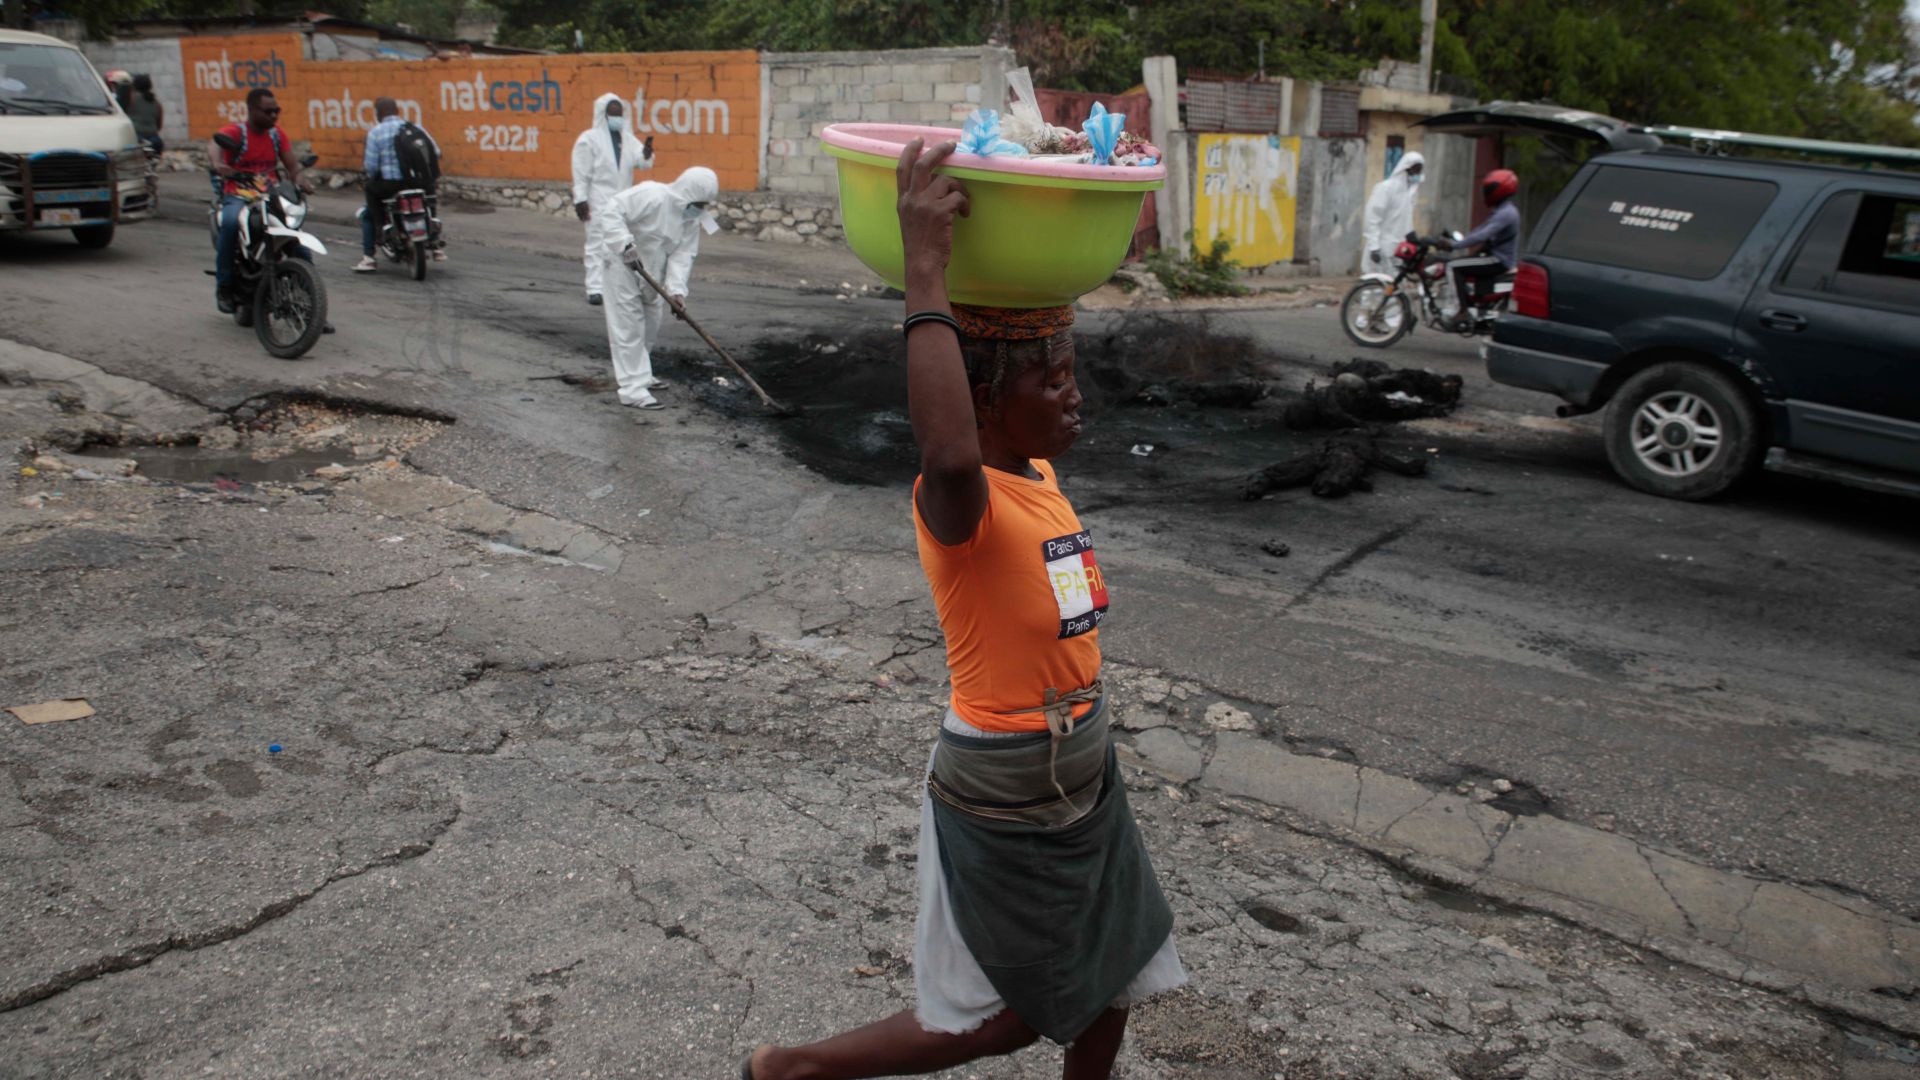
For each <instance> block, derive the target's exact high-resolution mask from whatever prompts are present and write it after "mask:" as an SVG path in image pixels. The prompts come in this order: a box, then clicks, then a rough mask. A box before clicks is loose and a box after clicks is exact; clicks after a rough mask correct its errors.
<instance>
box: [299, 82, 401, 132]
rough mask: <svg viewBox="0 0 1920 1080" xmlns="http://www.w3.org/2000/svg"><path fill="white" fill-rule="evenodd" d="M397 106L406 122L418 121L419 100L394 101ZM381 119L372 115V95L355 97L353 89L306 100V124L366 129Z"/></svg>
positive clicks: (322, 126) (316, 126)
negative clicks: (332, 95) (370, 96)
mask: <svg viewBox="0 0 1920 1080" xmlns="http://www.w3.org/2000/svg"><path fill="white" fill-rule="evenodd" d="M396 104H398V105H399V106H400V118H401V119H402V120H405V121H407V122H408V123H413V124H417V123H419V122H420V103H419V102H417V101H401V102H396ZM379 122H380V118H379V117H377V116H375V115H374V114H373V99H372V98H357V99H356V98H355V97H354V96H353V91H351V90H342V91H340V96H339V97H337V98H309V99H308V100H307V126H308V127H309V128H313V129H316V130H318V129H322V128H333V129H336V130H338V129H343V128H359V129H360V130H362V131H365V130H367V129H369V128H371V127H373V125H375V124H377V123H379Z"/></svg>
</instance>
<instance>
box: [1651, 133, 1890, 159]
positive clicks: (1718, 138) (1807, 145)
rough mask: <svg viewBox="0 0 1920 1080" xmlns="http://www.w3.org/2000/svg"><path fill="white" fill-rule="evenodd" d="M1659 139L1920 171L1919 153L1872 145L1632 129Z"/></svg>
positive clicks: (1703, 147) (1705, 148)
mask: <svg viewBox="0 0 1920 1080" xmlns="http://www.w3.org/2000/svg"><path fill="white" fill-rule="evenodd" d="M1633 130H1635V131H1637V132H1645V133H1646V134H1648V135H1653V136H1656V137H1658V138H1660V139H1662V140H1674V141H1676V142H1683V143H1684V144H1686V145H1689V146H1692V147H1693V148H1694V149H1697V150H1703V151H1705V152H1708V153H1713V152H1716V151H1718V150H1719V148H1721V147H1727V146H1744V147H1751V148H1753V149H1756V150H1785V151H1789V152H1791V153H1796V154H1813V155H1817V156H1820V157H1834V158H1845V159H1847V160H1849V161H1859V162H1867V163H1877V164H1882V165H1901V166H1905V167H1907V168H1920V150H1914V149H1908V148H1906V147H1898V146H1874V145H1872V144H1869V143H1846V142H1827V141H1825V140H1822V139H1794V138H1788V137H1787V136H1784V135H1751V134H1748V133H1747V132H1744V131H1719V130H1715V129H1712V128H1690V127H1672V126H1648V127H1635V128H1634V129H1633Z"/></svg>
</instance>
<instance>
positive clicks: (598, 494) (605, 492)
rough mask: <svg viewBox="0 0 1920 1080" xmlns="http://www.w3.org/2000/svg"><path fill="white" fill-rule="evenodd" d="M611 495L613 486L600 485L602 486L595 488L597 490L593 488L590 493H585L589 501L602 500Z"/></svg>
mask: <svg viewBox="0 0 1920 1080" xmlns="http://www.w3.org/2000/svg"><path fill="white" fill-rule="evenodd" d="M611 494H613V485H612V484H602V485H600V486H599V487H597V488H594V489H593V490H592V491H589V492H587V498H589V499H604V498H606V497H607V496H609V495H611Z"/></svg>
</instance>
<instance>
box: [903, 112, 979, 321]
mask: <svg viewBox="0 0 1920 1080" xmlns="http://www.w3.org/2000/svg"><path fill="white" fill-rule="evenodd" d="M923 145H924V142H923V140H920V139H915V140H913V141H912V142H910V143H908V144H907V145H906V148H905V149H903V150H901V151H900V164H899V166H898V167H896V168H895V169H894V179H895V180H896V181H897V183H898V186H899V189H900V200H899V202H897V203H896V204H895V208H896V209H897V210H898V211H899V214H900V240H901V243H902V244H903V245H904V246H905V248H906V271H907V280H908V281H909V282H912V281H914V280H916V279H918V278H926V277H931V278H932V279H933V280H935V281H939V282H941V283H942V284H943V288H944V283H945V280H946V274H947V261H948V260H949V259H951V258H952V257H953V218H954V215H955V214H958V215H959V216H961V217H966V216H967V210H968V206H967V189H966V188H964V187H961V186H960V181H958V180H955V179H954V178H953V177H951V176H940V175H937V174H935V173H934V171H933V170H934V169H935V168H937V167H938V166H939V165H940V164H941V163H942V162H944V161H946V160H947V158H948V157H949V156H951V155H952V154H953V151H954V147H955V146H956V145H957V144H956V143H951V142H944V143H941V144H940V145H939V146H936V147H934V148H933V149H932V150H929V151H927V152H926V153H925V154H922V153H921V152H920V150H921V147H922V146H923Z"/></svg>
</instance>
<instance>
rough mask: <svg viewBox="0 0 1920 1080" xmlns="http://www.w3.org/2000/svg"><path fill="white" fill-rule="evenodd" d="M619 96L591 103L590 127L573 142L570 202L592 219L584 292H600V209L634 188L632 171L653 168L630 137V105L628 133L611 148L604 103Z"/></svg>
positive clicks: (642, 142) (638, 143)
mask: <svg viewBox="0 0 1920 1080" xmlns="http://www.w3.org/2000/svg"><path fill="white" fill-rule="evenodd" d="M619 100H620V95H619V94H601V95H600V96H599V97H597V98H595V99H594V101H593V126H592V127H590V128H588V129H587V130H585V131H583V132H581V133H580V137H579V138H577V139H575V140H573V201H574V202H575V203H586V204H587V210H588V212H589V213H591V214H592V215H593V216H592V217H589V218H588V219H587V247H586V263H587V291H588V292H590V293H597V292H599V291H600V249H601V247H602V246H603V244H602V242H601V229H602V228H603V226H602V225H601V223H600V208H601V207H602V206H604V205H605V204H606V202H607V200H608V199H611V198H613V197H614V196H615V195H618V194H620V193H621V192H623V191H625V190H627V189H628V188H630V187H632V186H633V171H634V170H635V169H651V168H653V159H652V158H650V157H647V156H646V152H645V150H644V149H643V147H644V146H645V145H646V140H644V139H640V138H636V137H634V134H633V115H634V113H635V112H636V111H637V110H636V109H635V108H634V106H633V103H632V102H627V103H626V114H627V130H625V131H623V132H621V133H620V148H619V150H617V151H616V150H615V149H614V144H613V135H612V133H610V132H609V131H608V130H607V104H608V103H609V102H614V101H619Z"/></svg>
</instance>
